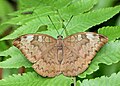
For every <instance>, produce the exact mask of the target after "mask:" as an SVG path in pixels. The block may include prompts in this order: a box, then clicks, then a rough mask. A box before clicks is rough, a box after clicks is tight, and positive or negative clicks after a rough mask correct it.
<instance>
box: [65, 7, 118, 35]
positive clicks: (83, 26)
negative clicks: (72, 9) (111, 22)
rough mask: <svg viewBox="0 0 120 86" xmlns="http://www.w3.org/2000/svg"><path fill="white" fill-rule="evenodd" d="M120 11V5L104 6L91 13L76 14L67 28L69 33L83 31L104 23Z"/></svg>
mask: <svg viewBox="0 0 120 86" xmlns="http://www.w3.org/2000/svg"><path fill="white" fill-rule="evenodd" d="M119 12H120V6H116V7H109V8H103V9H99V10H95V11H92V12H89V13H85V14H80V15H77V16H74V17H73V19H72V20H71V21H70V23H69V25H68V26H67V29H68V30H69V34H73V33H76V32H83V31H85V30H87V29H89V28H91V27H93V26H95V25H98V24H100V23H103V22H105V21H107V20H108V19H110V18H112V17H113V16H114V15H116V14H117V13H119Z"/></svg>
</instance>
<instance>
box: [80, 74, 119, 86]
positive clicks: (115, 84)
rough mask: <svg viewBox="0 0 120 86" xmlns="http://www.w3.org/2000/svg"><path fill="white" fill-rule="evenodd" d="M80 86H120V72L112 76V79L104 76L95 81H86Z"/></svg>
mask: <svg viewBox="0 0 120 86" xmlns="http://www.w3.org/2000/svg"><path fill="white" fill-rule="evenodd" d="M79 84H80V85H78V86H120V72H118V73H117V74H115V73H114V74H112V75H111V76H110V77H106V76H102V77H100V78H95V79H90V80H88V79H85V80H83V81H82V83H80V82H79Z"/></svg>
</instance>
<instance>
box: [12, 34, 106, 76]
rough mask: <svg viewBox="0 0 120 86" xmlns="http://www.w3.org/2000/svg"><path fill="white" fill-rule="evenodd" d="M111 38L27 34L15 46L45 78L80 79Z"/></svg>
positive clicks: (16, 41)
mask: <svg viewBox="0 0 120 86" xmlns="http://www.w3.org/2000/svg"><path fill="white" fill-rule="evenodd" d="M107 41H108V39H107V37H105V36H103V35H100V34H97V33H93V32H81V33H76V34H73V35H70V36H68V37H66V38H64V39H63V37H62V36H58V37H57V39H55V38H53V37H51V36H49V35H46V34H27V35H23V36H21V37H19V38H17V39H16V40H15V41H14V42H13V44H14V46H16V47H17V48H18V49H20V50H21V52H22V53H23V54H24V56H25V57H26V58H27V59H28V60H29V61H30V62H32V63H33V66H32V67H33V68H34V70H35V71H36V72H37V73H38V74H40V75H42V76H43V77H46V76H47V77H54V76H56V75H59V74H61V73H63V74H64V75H65V76H77V75H78V74H80V73H82V72H84V71H85V70H86V69H87V68H88V64H89V63H90V62H91V60H92V59H93V57H94V56H95V55H96V51H99V49H100V48H101V47H102V46H103V45H104V44H105V43H107Z"/></svg>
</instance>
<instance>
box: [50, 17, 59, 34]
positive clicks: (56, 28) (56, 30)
mask: <svg viewBox="0 0 120 86" xmlns="http://www.w3.org/2000/svg"><path fill="white" fill-rule="evenodd" d="M48 18H49V19H50V21H51V22H52V24H53V26H54V28H55V30H56V31H57V33H58V35H60V34H59V32H58V30H57V28H56V27H55V24H54V23H53V21H52V19H51V18H50V16H49V15H48Z"/></svg>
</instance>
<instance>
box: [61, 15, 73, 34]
mask: <svg viewBox="0 0 120 86" xmlns="http://www.w3.org/2000/svg"><path fill="white" fill-rule="evenodd" d="M72 18H73V15H72V16H71V17H70V19H69V21H68V23H67V24H66V26H65V25H64V28H63V30H62V32H61V34H63V32H64V30H65V31H67V29H66V28H67V26H68V24H69V23H70V21H71V19H72Z"/></svg>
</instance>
